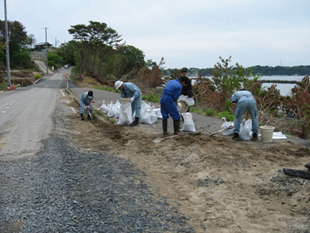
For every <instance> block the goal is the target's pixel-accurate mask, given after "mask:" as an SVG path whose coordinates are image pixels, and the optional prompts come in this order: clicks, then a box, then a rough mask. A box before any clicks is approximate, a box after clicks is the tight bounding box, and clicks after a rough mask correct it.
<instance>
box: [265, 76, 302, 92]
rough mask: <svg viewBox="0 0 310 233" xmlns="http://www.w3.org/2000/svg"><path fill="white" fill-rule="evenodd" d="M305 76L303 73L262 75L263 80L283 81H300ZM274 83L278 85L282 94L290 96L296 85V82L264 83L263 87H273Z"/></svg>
mask: <svg viewBox="0 0 310 233" xmlns="http://www.w3.org/2000/svg"><path fill="white" fill-rule="evenodd" d="M304 77H305V76H304V75H303V76H301V75H291V76H278V75H274V76H262V77H261V78H260V79H261V80H281V81H287V80H289V81H298V82H300V81H301V80H302V79H303V78H304ZM272 84H275V85H277V89H278V90H279V91H280V95H282V96H290V95H291V90H292V89H293V88H294V87H295V86H296V84H295V83H263V85H262V87H263V88H268V87H271V85H272Z"/></svg>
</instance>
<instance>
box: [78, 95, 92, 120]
mask: <svg viewBox="0 0 310 233" xmlns="http://www.w3.org/2000/svg"><path fill="white" fill-rule="evenodd" d="M94 96H95V95H94V93H93V92H92V91H88V92H84V93H83V94H82V95H81V98H80V106H81V110H80V114H81V120H84V110H85V109H84V106H86V107H87V106H89V112H88V116H87V118H88V120H91V114H92V113H93V107H92V105H91V101H92V100H93V99H94Z"/></svg>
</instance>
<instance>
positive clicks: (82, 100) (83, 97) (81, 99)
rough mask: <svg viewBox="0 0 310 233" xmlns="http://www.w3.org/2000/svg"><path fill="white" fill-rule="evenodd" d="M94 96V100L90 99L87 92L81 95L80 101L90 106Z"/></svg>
mask: <svg viewBox="0 0 310 233" xmlns="http://www.w3.org/2000/svg"><path fill="white" fill-rule="evenodd" d="M94 96H95V94H93V96H92V98H88V92H87V91H85V92H84V93H83V94H82V95H81V98H80V101H81V102H82V103H83V104H89V103H90V101H92V100H93V99H94Z"/></svg>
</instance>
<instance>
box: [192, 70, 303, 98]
mask: <svg viewBox="0 0 310 233" xmlns="http://www.w3.org/2000/svg"><path fill="white" fill-rule="evenodd" d="M304 77H305V75H291V76H289V75H288V76H284V75H273V76H262V77H261V78H260V80H275V81H277V80H281V81H298V82H300V81H301V80H302V79H303V78H304ZM189 78H190V79H192V84H193V85H194V84H195V80H196V78H197V76H190V77H189ZM207 78H211V77H207ZM272 84H275V85H277V89H278V90H279V91H280V94H281V95H282V96H290V95H291V90H292V88H294V87H295V86H296V84H295V83H276V82H274V83H263V85H262V87H263V88H268V87H271V85H272Z"/></svg>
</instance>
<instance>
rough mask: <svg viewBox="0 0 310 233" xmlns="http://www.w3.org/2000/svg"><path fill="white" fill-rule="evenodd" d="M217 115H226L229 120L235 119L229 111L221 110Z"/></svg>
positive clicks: (220, 116)
mask: <svg viewBox="0 0 310 233" xmlns="http://www.w3.org/2000/svg"><path fill="white" fill-rule="evenodd" d="M217 116H218V117H219V118H222V117H225V118H226V120H227V121H234V120H235V116H234V115H231V114H230V113H229V112H228V111H223V112H219V113H218V114H217Z"/></svg>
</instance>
